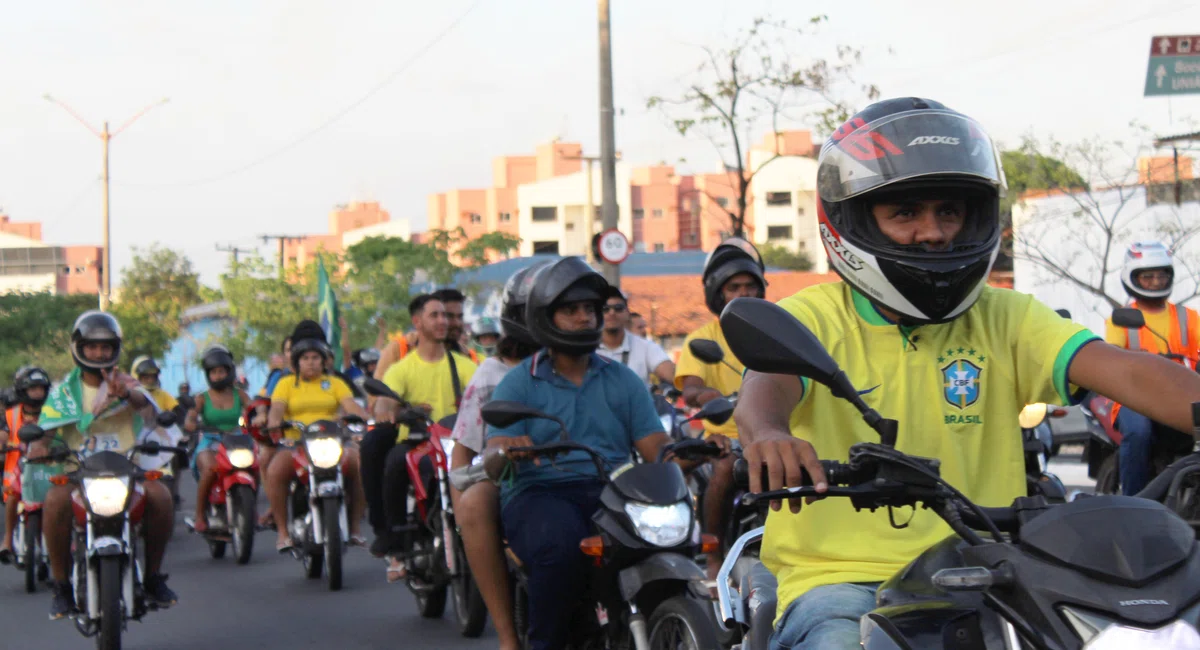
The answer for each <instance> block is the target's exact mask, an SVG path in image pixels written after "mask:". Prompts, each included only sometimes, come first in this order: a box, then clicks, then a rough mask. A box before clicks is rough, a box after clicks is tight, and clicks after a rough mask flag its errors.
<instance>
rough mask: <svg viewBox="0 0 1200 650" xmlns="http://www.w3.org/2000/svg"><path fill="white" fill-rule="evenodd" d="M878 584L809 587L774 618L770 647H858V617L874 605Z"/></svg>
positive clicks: (789, 649)
mask: <svg viewBox="0 0 1200 650" xmlns="http://www.w3.org/2000/svg"><path fill="white" fill-rule="evenodd" d="M878 587H879V585H878V584H852V583H844V584H836V585H823V586H820V587H814V588H812V589H810V590H809V591H807V592H805V593H804V594H803V595H801V596H800V597H799V598H797V599H796V600H793V601H792V603H791V604H790V605H788V607H787V609H786V610H784V612H783V615H782V616H780V617H779V619H778V620H776V621H775V632H774V634H772V635H771V644H770V645H771V648H772V650H857V649H858V648H860V647H862V644H861V642H860V631H859V622H858V621H859V619H860V618H862V617H863V615H864V614H866V613H867V612H869V611H871V610H873V609H875V590H876V589H878Z"/></svg>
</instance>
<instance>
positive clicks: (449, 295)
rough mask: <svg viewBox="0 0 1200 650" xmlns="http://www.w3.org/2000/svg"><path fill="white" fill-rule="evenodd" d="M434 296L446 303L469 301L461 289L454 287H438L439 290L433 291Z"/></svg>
mask: <svg viewBox="0 0 1200 650" xmlns="http://www.w3.org/2000/svg"><path fill="white" fill-rule="evenodd" d="M433 297H434V298H437V299H438V300H441V301H442V302H444V303H445V302H466V301H467V297H466V296H464V295H463V293H462V292H461V291H459V290H458V289H455V288H454V287H447V288H445V289H438V290H437V291H434V292H433Z"/></svg>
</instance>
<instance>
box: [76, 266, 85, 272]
mask: <svg viewBox="0 0 1200 650" xmlns="http://www.w3.org/2000/svg"><path fill="white" fill-rule="evenodd" d="M75 272H76V273H83V267H82V266H77V267H75Z"/></svg>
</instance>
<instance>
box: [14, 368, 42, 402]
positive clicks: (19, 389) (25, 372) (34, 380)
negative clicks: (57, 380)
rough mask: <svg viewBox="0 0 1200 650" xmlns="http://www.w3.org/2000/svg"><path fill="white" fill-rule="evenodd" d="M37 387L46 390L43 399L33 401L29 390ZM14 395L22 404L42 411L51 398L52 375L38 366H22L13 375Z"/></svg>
mask: <svg viewBox="0 0 1200 650" xmlns="http://www.w3.org/2000/svg"><path fill="white" fill-rule="evenodd" d="M36 386H41V387H42V388H44V389H45V390H46V392H45V394H43V395H42V398H41V399H33V398H32V397H30V396H29V389H31V388H34V387H36ZM13 393H14V394H15V395H16V396H17V401H18V402H20V403H21V404H24V405H25V406H31V407H33V408H39V409H40V408H42V405H43V404H45V403H46V398H47V397H49V396H50V375H49V374H48V373H47V372H46V371H45V370H42V369H41V368H39V367H37V366H22V367H21V368H20V369H19V370H17V372H16V374H14V375H13Z"/></svg>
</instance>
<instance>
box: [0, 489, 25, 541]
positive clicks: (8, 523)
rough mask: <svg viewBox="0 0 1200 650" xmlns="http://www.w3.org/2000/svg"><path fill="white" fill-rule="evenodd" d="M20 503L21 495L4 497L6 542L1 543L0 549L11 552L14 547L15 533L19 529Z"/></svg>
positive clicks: (14, 494)
mask: <svg viewBox="0 0 1200 650" xmlns="http://www.w3.org/2000/svg"><path fill="white" fill-rule="evenodd" d="M20 502H21V495H19V494H16V493H13V494H6V495H4V540H3V541H0V548H2V549H4V550H6V551H11V550H12V547H13V531H15V530H16V529H17V504H19V503H20Z"/></svg>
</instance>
